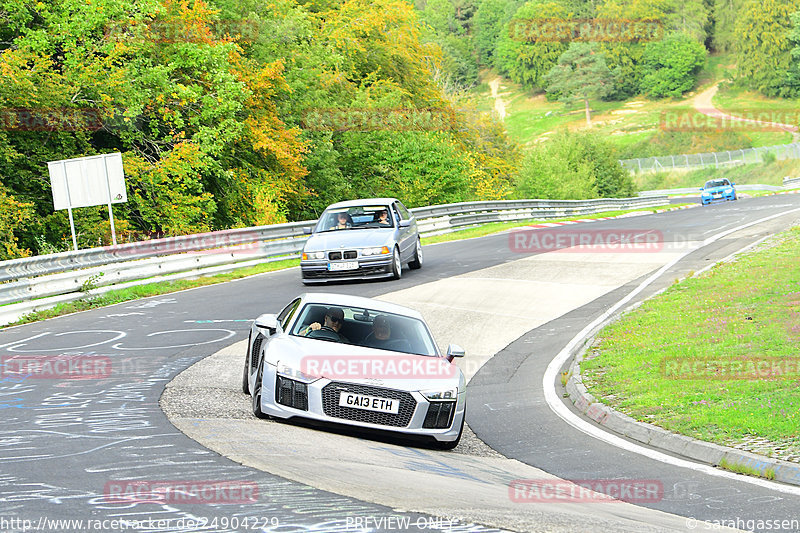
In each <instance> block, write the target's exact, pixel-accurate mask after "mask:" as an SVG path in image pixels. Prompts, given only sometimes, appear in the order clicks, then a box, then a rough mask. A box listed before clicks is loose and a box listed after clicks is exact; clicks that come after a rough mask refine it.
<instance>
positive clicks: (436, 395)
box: [420, 388, 458, 400]
mask: <svg viewBox="0 0 800 533" xmlns="http://www.w3.org/2000/svg"><path fill="white" fill-rule="evenodd" d="M420 392H421V393H422V395H423V396H425V397H426V398H427V399H429V400H455V399H456V397H458V389H457V388H455V389H444V390H424V391H420Z"/></svg>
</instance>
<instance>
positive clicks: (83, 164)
mask: <svg viewBox="0 0 800 533" xmlns="http://www.w3.org/2000/svg"><path fill="white" fill-rule="evenodd" d="M47 168H48V169H49V170H50V186H51V187H52V189H53V204H54V206H55V209H56V210H59V209H74V208H76V207H88V206H91V205H103V204H108V203H109V200H110V202H111V203H114V204H117V203H122V202H127V201H128V193H127V191H126V190H125V173H124V172H123V170H122V154H120V153H116V154H104V155H93V156H89V157H79V158H77V159H65V160H63V161H50V162H49V163H47Z"/></svg>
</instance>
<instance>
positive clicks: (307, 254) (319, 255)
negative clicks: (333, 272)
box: [303, 252, 325, 260]
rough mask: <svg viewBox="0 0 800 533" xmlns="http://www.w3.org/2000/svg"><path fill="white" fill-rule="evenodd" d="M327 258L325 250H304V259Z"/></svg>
mask: <svg viewBox="0 0 800 533" xmlns="http://www.w3.org/2000/svg"><path fill="white" fill-rule="evenodd" d="M307 259H325V252H303V260H307Z"/></svg>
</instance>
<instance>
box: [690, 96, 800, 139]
mask: <svg viewBox="0 0 800 533" xmlns="http://www.w3.org/2000/svg"><path fill="white" fill-rule="evenodd" d="M718 89H719V84H716V83H715V84H714V85H713V86H711V87H709V88H708V89H706V90H705V91H703V92H701V93H699V94H697V95H696V96H695V97H694V98H692V105H693V106H694V108H695V109H696V110H697V112H698V113H702V114H703V115H706V116H709V117H713V118H718V119H720V120H727V121H734V120H735V121H737V122H751V123H753V124H762V125H764V126H774V127H776V128H778V129H779V130H781V131H788V132H789V133H791V134H792V141H793V142H797V140H798V139H800V133H798V127H797V126H793V125H792V124H784V123H781V122H766V121H763V120H754V119H749V118H743V117H737V116H735V115H729V114H727V113H725V112H723V111H720V110H719V109H717V108H716V107H714V103H713V102H712V100H713V98H714V95H715V94H717V90H718Z"/></svg>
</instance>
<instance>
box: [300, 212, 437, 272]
mask: <svg viewBox="0 0 800 533" xmlns="http://www.w3.org/2000/svg"><path fill="white" fill-rule="evenodd" d="M405 264H408V266H409V267H410V268H412V269H416V268H420V267H422V245H421V243H420V240H419V231H418V229H417V221H416V219H415V218H414V215H412V214H411V212H410V211H409V210H408V209H406V206H404V205H403V203H402V202H401V201H400V200H398V199H396V198H369V199H365V200H351V201H348V202H339V203H336V204H333V205H331V206H329V207H328V208H327V209H326V210H325V211H324V212H323V213H322V216H320V217H319V221H317V225H316V226H315V227H314V229H313V231H312V232H311V237H309V239H308V241H306V244H305V246H304V248H303V253H302V255H301V257H300V272H301V275H302V278H303V283H305V284H306V285H308V284H311V283H319V282H324V281H327V280H333V279H338V280H354V279H365V278H380V277H392V278H394V279H399V278H400V276H401V275H402V272H403V265H405Z"/></svg>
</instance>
